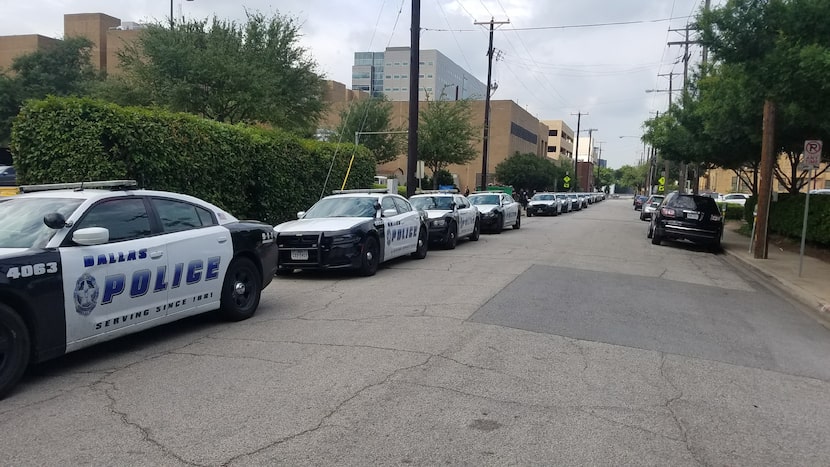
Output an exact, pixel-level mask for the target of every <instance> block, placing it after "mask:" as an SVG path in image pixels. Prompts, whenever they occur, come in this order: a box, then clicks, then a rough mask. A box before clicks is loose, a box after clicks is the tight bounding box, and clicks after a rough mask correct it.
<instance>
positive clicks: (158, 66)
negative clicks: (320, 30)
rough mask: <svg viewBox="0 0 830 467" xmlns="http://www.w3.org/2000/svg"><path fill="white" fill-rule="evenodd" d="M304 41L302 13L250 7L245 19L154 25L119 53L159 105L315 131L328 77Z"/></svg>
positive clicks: (215, 117) (130, 75)
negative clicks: (271, 13)
mask: <svg viewBox="0 0 830 467" xmlns="http://www.w3.org/2000/svg"><path fill="white" fill-rule="evenodd" d="M299 40H300V29H299V25H298V24H297V22H296V20H295V19H293V18H290V17H286V16H281V15H278V14H277V15H275V16H272V17H265V16H264V15H262V14H260V13H248V18H247V22H246V23H245V24H237V23H236V22H233V21H225V20H219V19H218V18H216V17H214V18H213V20H212V22H211V23H210V24H208V21H206V20H205V21H188V22H178V23H176V25H175V27H173V28H170V26H169V25H161V24H155V25H150V26H148V27H147V29H145V30H143V31H142V32H141V34H140V35H139V37H138V39H137V41H136V42H135V43H134V44H132V45H131V46H128V47H126V48H125V50H124V52H123V53H122V54H121V55H120V57H119V58H120V60H121V66H122V68H123V70H124V73H125V75H126V77H127V79H128V80H129V81H128V82H131V83H134V84H135V85H137V86H139V87H140V88H141V89H142V92H139V93H138V95H139V96H141V95H147V96H149V98H150V100H151V103H153V104H156V105H160V106H163V107H166V108H168V109H170V110H174V111H183V112H190V113H195V114H198V115H202V116H204V117H207V118H210V119H213V120H217V121H221V122H227V123H237V122H265V123H269V124H271V125H274V126H276V127H280V128H283V129H286V130H289V131H294V132H298V133H302V134H308V135H310V134H312V133H313V131H314V130H315V129H316V128H315V127H316V122H317V119H318V118H319V115H320V113H321V111H322V109H323V103H322V95H323V82H322V78H321V76H320V75H319V74H318V73H317V64H316V63H315V62H314V61H313V60H312V59H311V58H309V57H308V56H307V53H306V50H305V49H304V48H302V47H300V46H299ZM138 104H144V102H138Z"/></svg>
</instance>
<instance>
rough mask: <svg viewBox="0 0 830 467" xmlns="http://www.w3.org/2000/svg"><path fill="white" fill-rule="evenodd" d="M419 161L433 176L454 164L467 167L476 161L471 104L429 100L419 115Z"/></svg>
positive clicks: (462, 101) (476, 132) (464, 101)
mask: <svg viewBox="0 0 830 467" xmlns="http://www.w3.org/2000/svg"><path fill="white" fill-rule="evenodd" d="M420 119H421V121H420V124H419V126H418V160H421V161H423V162H424V166H426V167H427V168H429V169H430V170H431V171H432V173H433V174H435V173H437V172H438V171H439V170H443V169H446V168H447V167H449V166H450V165H452V164H459V165H464V164H466V163H467V162H469V161H471V160H473V159H475V157H476V155H477V153H476V150H475V148H474V147H473V142H474V141H476V140H477V139H478V131H477V129H476V127H474V126H473V124H472V123H471V122H472V111H471V109H470V101H469V100H466V99H463V100H458V101H447V100H442V99H438V100H429V101H428V102H427V104H426V108H425V109H423V110H422V111H421V112H420Z"/></svg>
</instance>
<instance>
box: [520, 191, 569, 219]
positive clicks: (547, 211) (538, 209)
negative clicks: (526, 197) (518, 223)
mask: <svg viewBox="0 0 830 467" xmlns="http://www.w3.org/2000/svg"><path fill="white" fill-rule="evenodd" d="M534 214H536V215H537V216H541V215H551V216H558V215H559V214H562V202H561V201H560V200H559V199H557V198H556V194H555V193H536V194H535V195H533V198H530V202H528V203H527V217H533V215H534Z"/></svg>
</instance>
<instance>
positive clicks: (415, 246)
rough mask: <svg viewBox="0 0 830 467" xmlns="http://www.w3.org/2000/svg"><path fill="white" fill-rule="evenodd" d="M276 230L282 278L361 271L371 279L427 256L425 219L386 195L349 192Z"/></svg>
mask: <svg viewBox="0 0 830 467" xmlns="http://www.w3.org/2000/svg"><path fill="white" fill-rule="evenodd" d="M297 217H298V219H297V220H295V221H289V222H285V223H282V224H279V225H277V226H276V227H274V231H275V232H276V235H277V248H278V254H279V260H278V261H277V275H282V274H287V273H290V272H293V271H294V270H295V269H335V268H347V269H356V270H358V271H359V272H360V273H361V274H362V275H365V276H371V275H374V274H375V272H377V269H378V265H379V264H380V263H382V262H384V261H388V260H390V259H392V258H397V257H399V256H404V255H407V254H409V255H412V256H413V257H415V258H418V259H422V258H424V257H426V255H427V246H428V245H427V242H428V241H429V237H428V235H429V233H428V231H427V225H426V215H425V214H424V213H422V212H421V211H419V210H417V209H415V208H413V207H412V205H411V204H409V201H407V200H406V198H404V197H403V196H400V195H397V194H392V193H387V192H386V190H344V191H339V192H337V194H334V195H330V196H327V197H325V198H323V199H321V200H320V201H318V202H317V203H316V204H314V206H312V207H311V209H309V210H308V211H306V212H299V213H297Z"/></svg>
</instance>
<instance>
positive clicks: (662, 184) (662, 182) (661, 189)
mask: <svg viewBox="0 0 830 467" xmlns="http://www.w3.org/2000/svg"><path fill="white" fill-rule="evenodd" d="M665 192H666V177H660V178H658V179H657V193H665Z"/></svg>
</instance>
